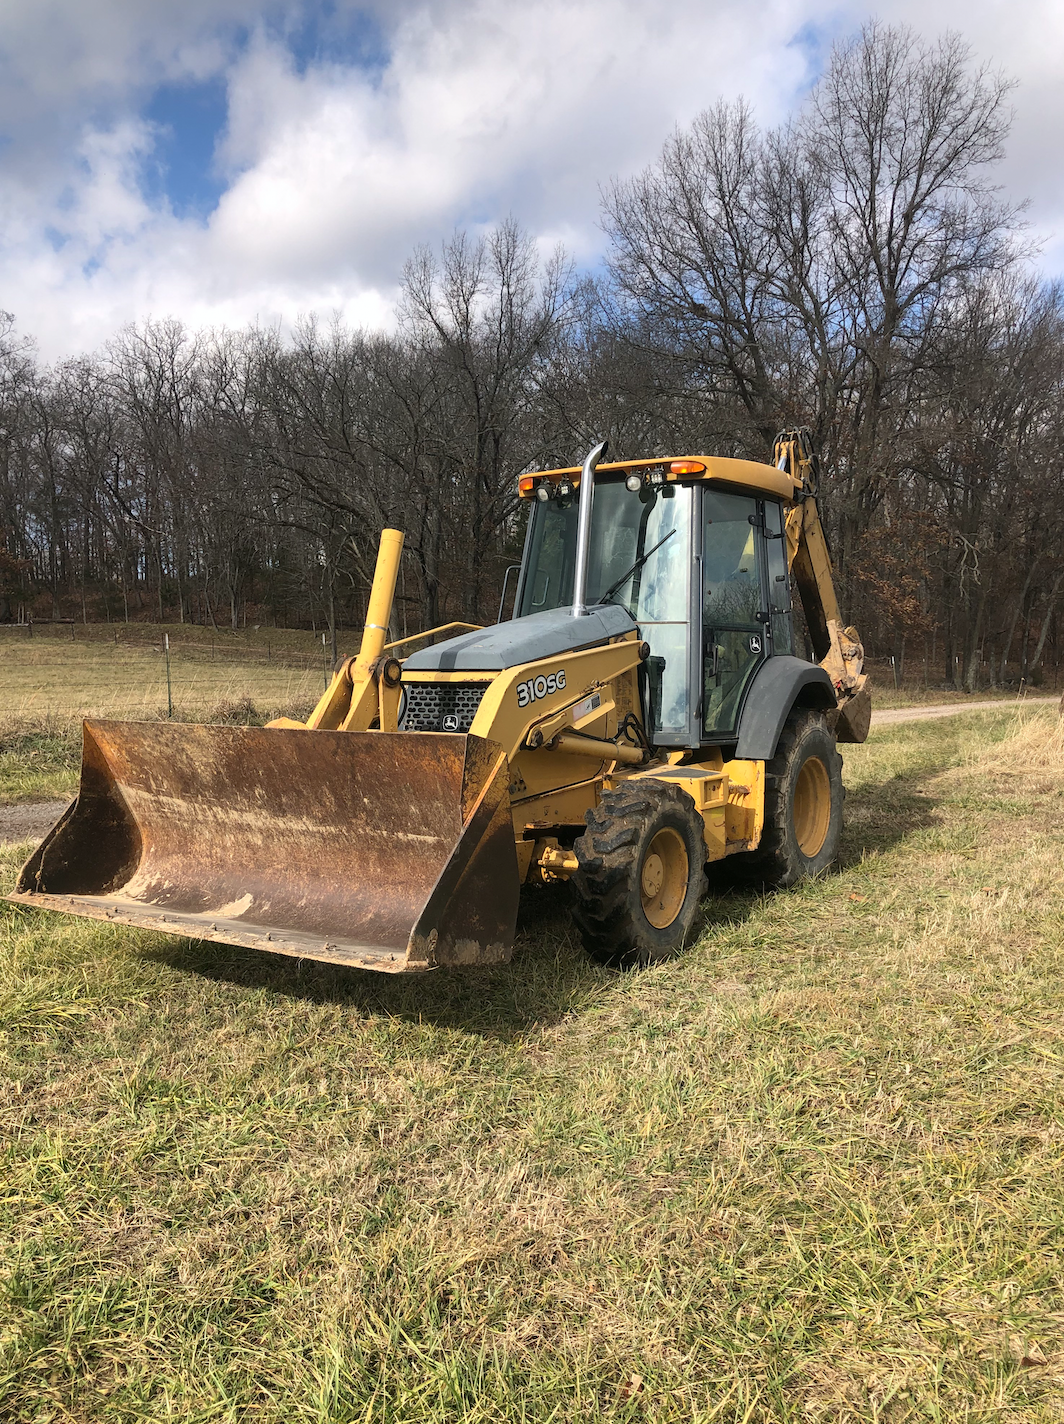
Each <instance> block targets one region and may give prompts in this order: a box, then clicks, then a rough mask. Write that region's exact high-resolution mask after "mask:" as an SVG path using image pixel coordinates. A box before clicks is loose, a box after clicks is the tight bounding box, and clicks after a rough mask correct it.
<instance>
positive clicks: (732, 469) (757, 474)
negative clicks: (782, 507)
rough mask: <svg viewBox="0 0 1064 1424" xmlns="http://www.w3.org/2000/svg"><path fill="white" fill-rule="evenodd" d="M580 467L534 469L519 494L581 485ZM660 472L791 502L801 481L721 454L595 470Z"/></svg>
mask: <svg viewBox="0 0 1064 1424" xmlns="http://www.w3.org/2000/svg"><path fill="white" fill-rule="evenodd" d="M581 470H582V466H580V465H569V466H567V467H566V468H565V469H562V470H534V471H532V472H530V473H528V474H524V475H522V476H521V478H520V479H519V480H518V482H517V484H518V492H519V494H520V496H521V498H522V499H530V498H531V497H532V495H533V493H534V492H535V488H536V485H537V484H539V483H540V482H541V481H543V480H550V481H552V482H553V483H554V484H558V483H560V482H561V480H563V479H568V480H571V481H572V482H573V484H574V485H578V484H579V483H580V474H581ZM652 470H661V471H662V472H663V474H664V476H665V479H666V480H668V481H671V482H675V481H677V480H685V481H686V480H699V481H707V482H710V483H713V484H723V485H731V486H732V487H733V488H734V487H736V486H738V487H739V488H742V489H749V490H755V491H756V492H757V493H759V494H771V495H775V496H776V497H777V498H779V499H787V500H790V499H793V498H794V496H795V492H796V491H797V490H800V489H801V487H802V485H801V481H800V480H796V479H795V478H794V477H793V476H792V475H790V474H788V473H787V472H786V471H785V470H777V469H776V467H775V465H763V464H762V463H761V462H760V461H759V460H732V459H729V458H728V457H727V456H724V455H669V456H664V457H662V458H659V459H656V460H611V461H603V463H602V464H600V465H599V466H598V467H597V468H596V470H595V478H596V479H598V478H599V476H600V475H609V474H615V475H627V474H630V473H640V474H642V473H644V472H646V473H649V472H650V471H652Z"/></svg>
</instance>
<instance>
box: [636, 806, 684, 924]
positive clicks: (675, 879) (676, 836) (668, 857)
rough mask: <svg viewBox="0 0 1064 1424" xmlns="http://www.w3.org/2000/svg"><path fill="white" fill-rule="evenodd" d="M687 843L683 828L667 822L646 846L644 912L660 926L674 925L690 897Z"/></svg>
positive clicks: (642, 878) (642, 892)
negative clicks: (676, 829) (677, 827)
mask: <svg viewBox="0 0 1064 1424" xmlns="http://www.w3.org/2000/svg"><path fill="white" fill-rule="evenodd" d="M688 879H689V867H688V862H687V847H686V845H684V839H683V836H681V835H680V833H679V831H674V830H673V828H672V827H671V826H663V827H662V829H661V830H660V831H659V832H658V833H657V835H656V836H655V837H654V839H653V840H652V841H651V842H650V844H649V845H648V846H647V848H646V854H645V855H644V856H643V863H642V865H641V866H640V867H639V893H640V896H641V898H642V901H643V914H644V915H646V917H647V919H648V920H649V921H650V923H651V924H652V925H653V926H654V928H655V929H656V930H663V929H665V928H666V927H667V926H668V925H671V924H672V922H673V920H674V919H675V918H676V916H677V915H678V914H679V913H680V908H681V906H682V905H683V902H684V900H685V899H686V898H687V882H688Z"/></svg>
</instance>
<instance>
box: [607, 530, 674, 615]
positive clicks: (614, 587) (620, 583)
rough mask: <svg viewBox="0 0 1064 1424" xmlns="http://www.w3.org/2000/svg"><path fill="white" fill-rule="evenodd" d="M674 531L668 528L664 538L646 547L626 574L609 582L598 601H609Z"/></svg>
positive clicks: (666, 541)
mask: <svg viewBox="0 0 1064 1424" xmlns="http://www.w3.org/2000/svg"><path fill="white" fill-rule="evenodd" d="M675 533H676V530H675V529H670V530H669V532H668V533H667V534H666V535H665V538H664V539H659V540H658V542H657V543H656V544H655V545H654V547H653V549H648V550H647V551H646V553H645V554H641V555H640V557H639V558H638V559H636V561H635V563H634V564H633V565H632V567H631V568H630V569H629V570H628V572H627V573H626V574H622V575H621V577H620V578H619V579H618V580H617V582H616V583H611V584H610V586H609V588H608V589H607V590H606V592H605V593H604V594H603V595H602V597H601V598H600V599H599V603H609V601H610V599H611V598H612V597H613V595H614V594H615V593H616V592H617V590H618V589H619V588H623V587H624V585H625V584H626V583H627V582H628V580H629V579H630V578H631V577H632V575H633V574H634V573H638V572H639V570H640V569H641V568H642V567H643V565H644V564H645V563H646V561H647V559H649V558H650V556H651V554H656V553H657V552H658V550H659V549H660V548H661V546H662V544H666V543H668V541H669V540H670V539H671V538H672V536H673V535H674V534H675Z"/></svg>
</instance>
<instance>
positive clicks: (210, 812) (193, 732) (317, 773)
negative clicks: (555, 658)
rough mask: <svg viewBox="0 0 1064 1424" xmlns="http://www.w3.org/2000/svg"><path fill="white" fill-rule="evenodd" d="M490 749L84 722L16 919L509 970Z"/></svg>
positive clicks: (326, 955) (511, 885)
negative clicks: (74, 767) (104, 924)
mask: <svg viewBox="0 0 1064 1424" xmlns="http://www.w3.org/2000/svg"><path fill="white" fill-rule="evenodd" d="M508 786H509V776H508V767H507V763H506V756H505V754H504V752H503V750H502V748H501V747H499V746H497V745H496V744H495V743H494V742H490V741H486V740H484V739H483V738H481V737H473V736H469V735H450V734H447V733H434V732H394V733H392V732H322V731H304V730H302V729H299V730H293V729H287V728H285V729H280V728H265V727H203V726H192V725H176V726H175V725H170V724H166V723H158V722H86V723H85V735H84V751H83V757H82V768H81V789H80V791H79V793H78V798H77V800H76V801H75V802H74V803H73V805H72V806H71V807H70V808H69V810H67V811H66V812H65V813H64V815H63V816H62V817H60V819H59V821H58V822H57V823H56V825H55V826H54V827H53V828H52V830H51V831H50V832H49V833H48V835H47V836H46V837H45V839H44V841H43V842H42V843H41V845H40V846H39V847H38V849H37V850H36V851H35V852H34V854H33V855H32V856H31V857H30V858H29V860H28V861H27V862H26V864H25V865H24V866H23V868H22V871H21V874H20V876H19V880H18V885H17V887H16V890H15V893H14V894H13V895H11V896H10V897H9V898H10V899H11V900H12V901H14V902H15V903H16V904H24V905H38V906H42V907H43V908H45V909H50V910H62V911H63V912H64V913H66V914H71V915H87V916H90V917H92V918H95V919H102V920H110V921H112V922H116V923H119V924H127V925H136V926H139V927H143V928H150V929H155V930H163V931H165V932H166V933H168V934H176V935H189V936H192V937H194V938H196V939H210V940H221V941H222V942H224V943H226V944H240V945H249V946H251V947H253V948H255V949H268V950H273V951H275V952H279V953H281V954H295V955H300V956H302V957H305V958H307V959H324V960H330V961H333V962H336V963H339V964H350V965H355V966H357V967H359V968H362V969H382V970H387V971H391V972H399V971H402V970H414V969H429V968H432V967H433V966H434V965H437V964H479V963H495V962H498V961H501V960H505V959H508V958H509V957H510V952H511V947H512V939H513V932H514V925H515V923H516V919H517V901H518V888H519V887H518V873H517V856H516V851H515V848H514V834H513V822H512V819H511V816H510V802H509V794H508Z"/></svg>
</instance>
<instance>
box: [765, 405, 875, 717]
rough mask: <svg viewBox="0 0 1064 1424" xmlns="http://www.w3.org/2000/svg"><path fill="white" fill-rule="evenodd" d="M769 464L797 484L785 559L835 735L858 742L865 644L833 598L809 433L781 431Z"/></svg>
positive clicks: (867, 696) (867, 711) (865, 691)
mask: <svg viewBox="0 0 1064 1424" xmlns="http://www.w3.org/2000/svg"><path fill="white" fill-rule="evenodd" d="M773 462H774V463H775V465H776V468H777V469H780V470H785V471H787V473H788V474H790V475H791V477H792V478H793V479H794V480H795V481H796V482H800V484H801V488H800V489H799V490H798V491H796V493H795V501H794V505H793V507H792V508H791V510H790V512H789V513H788V515H787V557H788V562H789V564H790V568H791V572H792V573H793V574H794V581H795V583H796V584H797V585H798V592H799V594H800V595H801V599H802V608H803V609H804V610H805V621H806V624H807V625H808V628H809V637H810V639H811V640H812V644H813V652H814V654H815V656H816V658H817V660H818V661H819V663H820V666H821V667H822V668H823V669H824V671H825V672H826V673H827V674H828V676H829V677H830V678H831V681H832V683H833V684H834V687H835V696H836V699H837V702H838V712H837V714H836V721H835V735H836V737H837V738H838V740H839V741H840V742H863V741H864V740H865V738H866V737H867V736H868V726H869V722H870V719H871V716H872V695H871V691H870V689H869V686H868V675H867V673H866V672H865V671H864V648H863V647H862V645H861V639H860V636H859V634H858V632H857V629H856V628H853V627H845V626H844V625H843V621H842V614H841V613H840V611H839V603H838V599H837V598H836V596H835V581H834V579H833V578H832V574H831V555H830V553H829V552H828V543H827V539H826V538H825V535H824V526H823V525H822V524H821V522H820V511H819V510H818V509H817V503H816V489H817V468H816V457H815V455H814V453H813V447H812V443H811V441H810V439H809V432H808V431H807V430H786V431H784V432H783V433H782V434H780V435H778V436H777V437H776V444H775V448H774V450H773Z"/></svg>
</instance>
